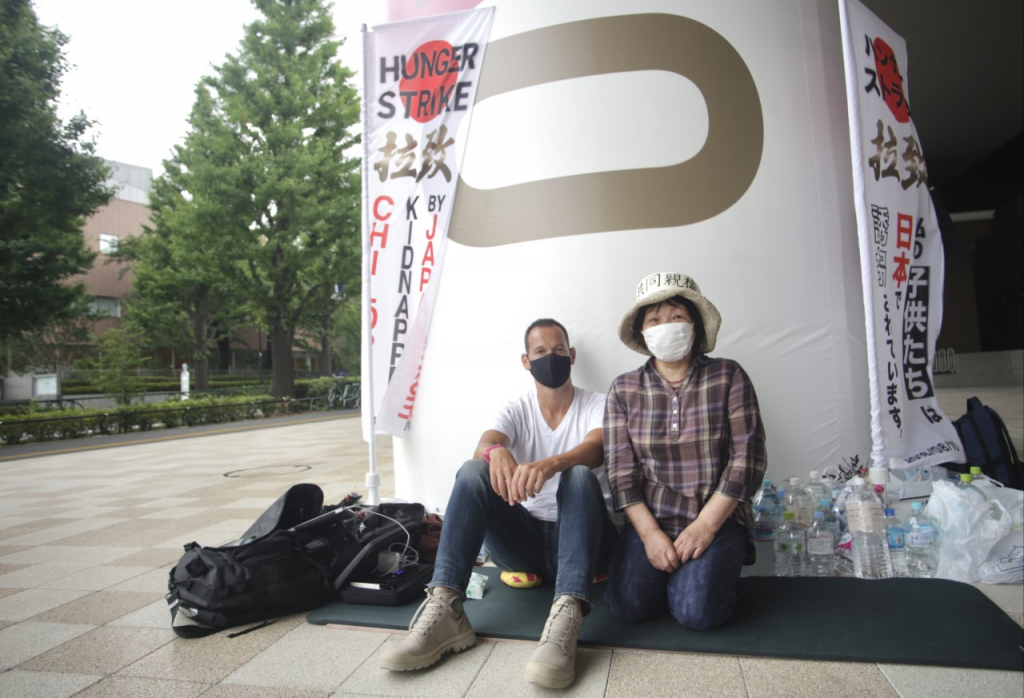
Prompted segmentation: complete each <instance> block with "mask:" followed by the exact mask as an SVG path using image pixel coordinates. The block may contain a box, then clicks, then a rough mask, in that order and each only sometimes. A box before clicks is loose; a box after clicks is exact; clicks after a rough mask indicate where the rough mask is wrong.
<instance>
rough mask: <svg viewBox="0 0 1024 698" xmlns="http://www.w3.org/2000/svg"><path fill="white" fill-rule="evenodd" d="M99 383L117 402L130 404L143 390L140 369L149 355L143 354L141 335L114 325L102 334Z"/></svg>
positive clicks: (97, 383) (100, 340)
mask: <svg viewBox="0 0 1024 698" xmlns="http://www.w3.org/2000/svg"><path fill="white" fill-rule="evenodd" d="M97 348H98V350H99V356H98V358H97V367H98V368H99V371H100V374H99V379H98V380H97V381H96V387H98V388H99V389H100V390H102V391H103V393H104V394H105V395H106V396H107V397H109V398H112V399H113V400H114V401H115V402H117V404H118V405H127V404H129V403H130V402H131V400H132V398H133V397H136V396H138V395H139V394H141V393H142V381H140V380H139V377H138V370H137V369H139V368H141V367H142V366H143V364H145V363H146V362H147V361H148V360H149V359H148V358H146V357H143V355H142V345H141V342H140V341H139V337H138V336H137V335H136V334H134V333H132V332H131V331H130V330H127V329H117V328H111V329H109V330H107V331H106V332H104V333H103V334H102V335H100V337H99V341H98V342H97Z"/></svg>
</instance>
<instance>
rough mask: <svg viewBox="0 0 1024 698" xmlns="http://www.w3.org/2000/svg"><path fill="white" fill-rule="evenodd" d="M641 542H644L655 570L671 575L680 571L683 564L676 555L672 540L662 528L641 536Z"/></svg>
mask: <svg viewBox="0 0 1024 698" xmlns="http://www.w3.org/2000/svg"><path fill="white" fill-rule="evenodd" d="M640 540H641V541H643V544H644V552H646V553H647V561H648V562H650V563H651V565H653V566H654V568H655V569H659V570H661V571H662V572H668V573H669V574H671V573H673V572H675V571H676V570H677V569H679V566H680V564H682V563H680V561H679V554H678V553H676V549H675V548H674V547H673V545H672V539H671V538H669V537H668V535H667V534H666V533H665V532H664V531H662V530H661V529H660V528H656V529H654V530H653V531H650V532H649V533H646V534H644V535H641V536H640Z"/></svg>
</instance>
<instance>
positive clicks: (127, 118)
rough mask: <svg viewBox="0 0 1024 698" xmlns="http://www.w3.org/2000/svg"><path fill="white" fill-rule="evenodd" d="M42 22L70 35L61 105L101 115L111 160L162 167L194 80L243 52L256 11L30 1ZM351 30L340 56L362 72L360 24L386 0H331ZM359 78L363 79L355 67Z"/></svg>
mask: <svg viewBox="0 0 1024 698" xmlns="http://www.w3.org/2000/svg"><path fill="white" fill-rule="evenodd" d="M33 5H34V7H35V11H36V15H37V16H38V17H39V21H40V23H41V24H43V25H45V26H49V27H52V26H56V27H57V28H59V29H60V30H61V32H63V33H64V34H65V35H67V36H68V43H67V44H65V46H64V51H65V56H66V57H67V59H68V63H69V64H70V67H69V70H68V72H67V73H66V74H65V76H64V79H63V81H62V83H61V88H62V95H61V100H60V107H59V113H60V115H61V117H62V118H65V119H66V118H68V117H70V116H71V115H73V114H76V113H78V111H79V110H82V111H84V112H85V114H86V116H87V117H89V118H90V119H92V120H93V121H95V122H97V125H96V127H95V128H94V130H93V132H92V134H91V135H93V136H94V137H95V139H96V143H97V150H96V153H97V155H99V156H100V157H102V158H104V159H106V160H116V161H118V162H123V163H127V164H130V165H140V166H142V167H148V168H150V169H152V170H153V176H154V177H158V176H160V174H161V173H162V172H163V166H162V164H161V163H162V161H163V160H164V159H166V158H168V157H170V155H171V148H172V147H173V146H174V145H176V144H180V143H181V142H182V141H183V140H184V137H185V134H186V132H187V130H188V123H187V121H186V119H187V118H188V114H189V111H191V109H192V104H193V102H194V101H195V86H196V83H198V82H199V80H200V78H202V77H203V76H204V75H211V74H213V66H214V65H220V64H221V63H223V62H224V56H225V54H228V53H231V54H237V52H238V46H239V42H240V41H241V39H242V36H243V34H244V27H245V25H246V24H249V23H251V22H252V21H253V20H254V19H256V18H257V17H258V16H259V13H258V12H257V11H256V8H255V7H253V5H252V3H251V2H250V0H173V1H172V0H88V1H84V0H34V1H33ZM333 12H334V25H335V31H336V33H337V36H338V37H344V38H345V45H343V46H342V48H341V49H340V51H339V58H340V60H341V62H342V63H343V64H344V65H346V66H348V67H349V68H352V69H353V70H354V71H356V72H357V73H361V72H362V51H361V39H360V36H359V32H360V26H361V25H362V24H363V23H366V24H367V25H369V26H371V27H372V26H374V25H376V24H379V23H381V22H383V21H384V20H385V17H386V13H387V0H360V1H359V2H352V1H351V0H350V1H348V2H346V0H335V3H334V11H333ZM355 82H356V83H357V84H358V82H359V78H358V76H357V78H356V80H355Z"/></svg>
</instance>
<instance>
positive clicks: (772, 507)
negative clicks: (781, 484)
mask: <svg viewBox="0 0 1024 698" xmlns="http://www.w3.org/2000/svg"><path fill="white" fill-rule="evenodd" d="M753 505H754V513H755V514H756V513H757V508H758V507H762V508H763V509H764V511H765V513H767V514H768V515H769V516H770V517H771V519H772V522H773V526H778V525H779V524H780V523H782V500H781V499H779V492H778V490H776V489H775V486H774V485H773V484H772V481H771V479H770V478H767V477H766V478H765V479H764V480H762V481H761V488H760V489H759V490H758V491H757V493H756V494H755V495H754V500H753ZM768 540H771V538H769V539H768Z"/></svg>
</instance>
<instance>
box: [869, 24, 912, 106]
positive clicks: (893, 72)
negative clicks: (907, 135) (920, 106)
mask: <svg viewBox="0 0 1024 698" xmlns="http://www.w3.org/2000/svg"><path fill="white" fill-rule="evenodd" d="M871 47H872V49H874V54H875V69H876V70H877V71H878V82H879V85H880V86H881V88H882V98H883V99H884V100H885V104H886V105H887V106H888V107H889V111H891V112H892V115H893V116H895V117H896V121H898V122H900V123H901V124H905V123H907V122H908V121H910V105H908V104H907V95H906V93H905V92H904V90H903V76H902V75H900V67H899V65H897V63H896V54H895V53H893V50H892V47H890V46H889V44H887V43H885V42H884V41H882V40H881V39H879V38H876V39H875V40H874V41H873V42H872V44H871Z"/></svg>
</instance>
